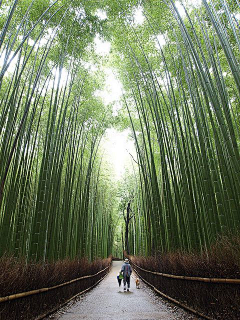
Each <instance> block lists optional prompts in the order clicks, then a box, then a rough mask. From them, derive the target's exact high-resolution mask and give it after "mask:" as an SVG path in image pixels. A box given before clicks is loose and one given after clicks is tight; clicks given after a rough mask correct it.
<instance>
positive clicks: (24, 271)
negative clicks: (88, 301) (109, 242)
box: [0, 256, 111, 320]
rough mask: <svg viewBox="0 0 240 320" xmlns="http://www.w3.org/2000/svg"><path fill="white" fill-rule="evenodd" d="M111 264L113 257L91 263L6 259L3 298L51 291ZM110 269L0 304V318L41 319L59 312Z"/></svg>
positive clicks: (0, 286)
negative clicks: (67, 302)
mask: <svg viewBox="0 0 240 320" xmlns="http://www.w3.org/2000/svg"><path fill="white" fill-rule="evenodd" d="M110 263H111V257H109V258H107V259H97V260H95V261H93V262H89V261H88V260H87V259H80V260H78V259H75V260H70V259H65V260H59V261H56V262H45V263H40V262H39V263H36V262H29V263H25V261H24V260H23V259H22V260H19V259H16V258H14V257H7V256H3V257H2V258H1V259H0V297H5V296H8V295H12V294H16V293H21V292H27V291H31V290H35V289H40V288H49V287H53V286H56V285H58V284H61V283H64V282H68V281H70V280H73V279H76V278H80V277H82V276H85V275H92V274H96V273H97V272H98V271H100V270H102V269H104V268H106V267H107V266H109V265H110ZM107 272H108V269H107V270H106V271H105V272H103V273H101V274H99V275H97V276H96V277H94V278H87V279H83V280H80V281H78V282H75V283H73V284H70V285H67V286H64V287H60V288H58V289H54V290H51V291H48V292H44V293H40V294H36V295H33V296H28V297H25V298H20V299H16V300H12V301H11V302H9V301H8V302H3V303H0V319H8V320H10V319H24V320H25V319H37V318H38V317H39V316H40V315H42V314H45V313H47V312H48V311H50V310H52V309H55V308H56V307H57V306H58V305H61V304H62V303H64V302H65V301H66V300H68V299H70V298H71V297H72V296H74V295H76V294H78V293H79V292H81V291H83V290H86V289H87V288H89V287H91V286H93V285H94V284H95V283H96V282H97V281H99V280H100V279H101V278H102V277H103V276H104V275H105V274H106V273H107Z"/></svg>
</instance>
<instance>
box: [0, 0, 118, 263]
mask: <svg viewBox="0 0 240 320" xmlns="http://www.w3.org/2000/svg"><path fill="white" fill-rule="evenodd" d="M1 3H2V1H1ZM28 5H29V6H28ZM4 10H5V11H4ZM4 12H5V20H4V23H3V22H2V21H1V24H2V31H1V41H0V45H1V48H0V50H1V51H0V55H1V61H2V69H1V74H0V79H1V92H0V145H1V147H0V163H1V165H0V183H1V189H0V208H1V216H0V230H1V233H0V254H1V255H3V254H4V253H7V254H12V255H15V256H16V257H25V259H27V260H40V261H45V260H56V259H63V258H65V257H70V258H74V257H83V256H86V257H88V258H89V259H93V258H96V257H107V256H108V255H109V254H110V252H111V246H110V245H111V238H112V236H113V230H112V228H111V226H112V216H111V211H112V210H111V205H112V204H111V201H110V200H111V197H112V191H111V190H108V185H107V183H108V180H107V178H106V179H105V180H104V179H102V178H101V157H100V155H99V152H98V148H99V143H100V140H101V137H102V135H103V133H104V131H105V128H106V126H107V123H108V122H109V117H110V115H111V112H110V111H109V112H108V110H107V109H106V108H105V106H104V105H103V104H102V102H101V101H100V100H99V99H97V98H96V97H95V96H94V90H96V88H97V87H98V83H97V82H96V81H95V80H94V78H93V77H92V76H91V74H90V73H89V71H88V69H87V68H86V67H84V65H83V63H82V60H84V50H83V48H79V44H78V46H76V45H74V43H75V40H76V39H74V36H76V34H75V35H74V32H75V33H76V32H77V29H78V28H80V27H81V23H82V21H81V19H80V22H79V21H76V19H75V18H76V17H75V16H74V14H73V12H72V11H71V10H70V9H69V7H67V6H66V5H64V3H63V2H61V3H59V2H58V1H55V2H52V5H50V2H49V1H45V2H44V1H35V2H34V1H33V2H28V1H25V2H21V3H20V2H19V1H12V2H11V5H10V4H9V3H7V4H6V3H5V7H4V6H3V7H2V8H1V13H4ZM34 14H35V16H37V17H34ZM74 19H75V20H74ZM88 36H89V34H88ZM84 40H85V43H84ZM81 41H82V42H81V43H82V46H83V47H84V46H86V44H87V43H88V42H87V41H88V39H81ZM81 50H82V51H81ZM14 59H15V60H14ZM13 60H14V61H15V62H14V63H12V64H11V63H10V62H11V61H13ZM12 65H13V66H14V70H13V71H12V72H9V67H10V66H12ZM63 72H65V74H63ZM104 239H109V242H108V243H107V242H106V240H104Z"/></svg>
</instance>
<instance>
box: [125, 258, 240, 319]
mask: <svg viewBox="0 0 240 320" xmlns="http://www.w3.org/2000/svg"><path fill="white" fill-rule="evenodd" d="M128 257H129V256H128ZM129 258H130V261H131V264H132V267H133V269H134V271H135V272H136V273H137V275H138V276H139V278H141V279H142V280H143V281H144V282H145V283H147V284H148V285H149V286H150V287H151V288H152V289H153V290H154V291H155V292H157V293H158V294H160V295H161V296H162V297H164V298H166V299H168V300H170V301H172V302H174V303H176V304H177V305H179V306H181V307H183V308H185V309H187V310H189V311H190V312H193V313H195V314H196V315H198V316H200V317H203V318H205V319H209V320H210V319H219V320H220V319H221V320H237V319H240V309H239V305H240V279H225V278H206V277H193V276H183V275H174V274H168V273H163V272H157V271H152V270H147V269H145V268H142V267H141V266H138V265H137V264H135V263H134V262H133V261H134V258H133V259H132V258H131V257H129Z"/></svg>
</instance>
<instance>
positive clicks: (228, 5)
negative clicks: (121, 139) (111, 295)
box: [0, 0, 240, 260]
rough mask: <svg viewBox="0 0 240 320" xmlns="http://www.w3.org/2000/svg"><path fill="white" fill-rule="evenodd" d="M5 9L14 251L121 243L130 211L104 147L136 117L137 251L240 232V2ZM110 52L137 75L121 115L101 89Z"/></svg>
mask: <svg viewBox="0 0 240 320" xmlns="http://www.w3.org/2000/svg"><path fill="white" fill-rule="evenodd" d="M182 2H184V3H182ZM98 9H100V10H104V12H105V14H106V18H104V19H103V20H101V19H99V18H98V17H97V16H96V15H95V14H94V12H96V10H98ZM136 10H140V11H141V12H142V13H143V17H144V20H143V21H142V22H141V23H136V21H135V16H134V12H135V11H136ZM0 12H1V16H0V25H1V35H0V63H1V71H0V210H1V211H0V212H1V214H0V255H3V254H4V253H8V254H13V255H15V256H16V257H26V259H28V260H30V259H34V260H56V259H62V258H65V257H71V258H74V257H76V256H80V257H83V256H87V257H88V258H89V259H93V258H95V257H106V256H108V255H109V254H110V253H111V251H112V247H113V241H114V232H115V230H116V229H117V228H116V227H117V224H116V221H120V220H121V219H120V220H119V219H117V218H116V190H115V188H114V187H113V185H114V182H112V181H110V178H109V174H107V173H106V170H105V169H104V168H106V164H104V159H103V158H102V155H101V152H100V151H101V148H100V147H99V145H100V141H101V139H102V136H103V135H104V132H105V130H106V129H107V128H108V127H110V126H111V125H112V124H117V126H120V127H127V126H130V127H131V128H132V134H133V138H134V141H135V147H136V151H137V159H133V160H134V163H137V168H138V169H137V170H138V173H136V174H135V176H134V178H130V177H127V178H126V179H127V181H130V180H132V181H134V182H133V183H130V184H132V185H131V186H130V188H132V190H134V195H131V209H132V211H133V215H132V217H133V218H132V220H131V223H130V233H129V241H130V252H131V253H132V254H138V255H139V254H143V255H150V254H155V253H156V252H158V251H164V252H166V251H174V250H183V251H192V250H196V249H197V250H204V249H205V248H208V247H209V245H210V244H211V243H212V242H213V241H215V240H216V239H217V238H218V237H219V236H220V235H227V234H229V233H233V234H235V235H238V234H239V227H240V215H239V212H240V202H239V201H240V194H239V192H240V176H239V175H240V161H239V160H240V159H239V141H240V140H239V139H240V137H239V125H240V123H239V105H240V101H239V93H240V70H239V69H240V67H239V57H240V54H239V50H240V41H239V39H240V37H239V36H240V31H239V30H240V29H239V16H240V4H239V1H238V0H230V1H226V0H209V1H207V0H202V1H201V3H200V1H197V4H196V5H195V4H193V2H192V3H191V1H190V0H186V1H174V0H162V1H157V0H142V1H139V0H129V1H127V0H114V1H109V0H103V1H78V0H74V1H71V3H69V2H68V1H66V0H56V1H51V0H33V1H30V0H24V1H18V0H12V1H8V2H6V1H0ZM97 34H100V35H101V36H102V37H103V38H104V37H105V38H106V39H107V40H108V41H111V52H110V55H109V57H108V58H107V59H105V60H108V61H104V62H101V61H100V60H101V59H99V57H98V56H97V54H96V53H94V50H93V49H92V47H91V44H92V43H93V40H94V37H95V36H96V35H97ZM90 57H91V59H92V61H94V64H95V66H96V65H97V66H98V67H99V68H97V69H98V70H97V71H96V72H95V73H94V71H91V70H90V69H91V68H89V65H91V63H92V61H90ZM103 60H104V59H103ZM101 63H105V64H106V65H108V66H109V65H110V66H111V67H113V68H115V70H117V71H118V74H119V78H120V79H121V81H122V84H123V86H124V97H123V104H124V107H123V108H122V109H121V110H120V111H119V112H118V114H117V116H116V117H115V119H114V116H113V113H112V109H111V106H110V105H104V103H103V102H102V101H101V99H99V98H98V97H97V96H96V95H95V91H96V90H98V89H100V88H101V86H102V85H103V79H102V78H103V76H102V74H101V73H103V72H102V69H101V68H100V65H101ZM13 67H14V69H13V70H11V68H13ZM135 171H136V170H135ZM124 186H125V188H128V183H124ZM136 190H137V191H136ZM125 191H126V190H125ZM128 193H129V194H131V193H132V192H131V190H128V192H125V194H128ZM124 201H125V202H126V203H129V201H130V199H127V198H126V199H125V200H124ZM120 207H121V205H120ZM121 210H122V209H121ZM119 214H121V213H119ZM118 230H119V228H118ZM119 237H121V235H120V233H119V234H118V235H115V238H119Z"/></svg>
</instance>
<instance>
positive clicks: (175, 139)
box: [116, 0, 240, 255]
mask: <svg viewBox="0 0 240 320" xmlns="http://www.w3.org/2000/svg"><path fill="white" fill-rule="evenodd" d="M142 8H143V14H144V17H145V22H144V26H141V25H140V26H138V25H136V24H134V21H133V22H132V21H131V20H130V21H129V23H128V33H126V32H125V33H124V30H122V33H123V34H124V36H123V38H122V40H121V42H119V43H120V45H119V43H118V44H116V45H118V47H119V48H120V47H121V48H124V49H122V50H121V49H120V50H121V53H122V55H123V56H124V60H125V69H124V68H123V67H121V76H122V79H123V81H124V83H125V87H126V88H127V89H128V90H126V94H125V104H126V107H127V110H128V113H129V117H130V121H131V125H132V129H133V134H134V137H135V144H136V149H137V155H138V159H137V162H138V166H139V188H138V190H139V191H138V193H137V195H136V196H135V204H134V206H135V219H134V221H133V223H132V231H131V239H132V241H131V244H132V247H131V250H130V251H131V253H133V254H138V255H139V254H143V255H151V254H155V253H157V252H159V251H161V252H167V251H174V250H183V251H192V250H205V249H206V248H208V247H209V245H210V244H211V243H212V242H213V241H215V240H216V239H217V238H218V237H219V236H221V235H227V234H235V235H239V230H240V229H239V227H240V215H239V212H240V202H239V201H240V195H239V192H240V177H239V173H240V161H239V160H240V158H239V105H240V104H239V102H240V101H239V93H240V69H239V57H240V54H239V49H240V46H239V36H240V33H239V12H240V6H239V2H238V1H225V0H220V1H205V0H204V1H202V4H201V6H200V7H197V8H194V9H193V8H192V7H191V6H189V2H188V3H187V4H186V5H185V7H184V6H182V11H183V12H182V13H180V10H179V8H177V7H176V5H175V2H174V1H164V2H163V1H162V2H160V1H143V2H142ZM163 12H165V16H164V17H165V18H166V17H168V20H167V21H164V22H163V20H162V19H163ZM116 61H117V62H116V64H119V61H118V58H117V57H116Z"/></svg>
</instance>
